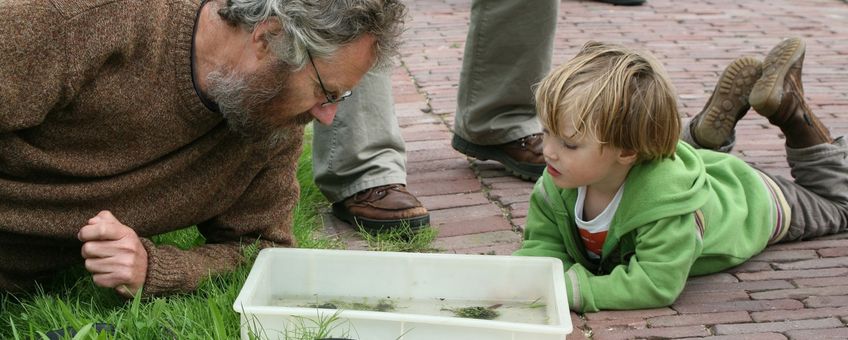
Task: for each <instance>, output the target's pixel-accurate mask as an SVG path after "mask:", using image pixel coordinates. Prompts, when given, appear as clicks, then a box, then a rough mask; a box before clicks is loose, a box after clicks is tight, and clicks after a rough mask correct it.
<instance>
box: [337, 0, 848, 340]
mask: <svg viewBox="0 0 848 340" xmlns="http://www.w3.org/2000/svg"><path fill="white" fill-rule="evenodd" d="M407 3H408V5H409V7H410V15H411V20H410V21H409V22H408V25H407V27H408V30H407V32H406V34H405V45H404V47H403V48H402V55H401V57H400V63H399V66H398V67H397V68H396V69H395V71H394V74H393V83H394V96H395V99H396V110H397V115H398V120H399V122H400V125H401V130H402V133H403V136H404V138H405V140H406V142H407V156H408V159H407V162H408V163H407V168H408V176H409V177H408V179H409V181H408V182H409V183H408V184H409V189H410V190H411V191H412V192H413V193H415V194H416V195H418V196H419V198H420V199H421V201H422V202H424V204H425V205H426V206H427V207H428V208H429V209H430V210H431V212H432V222H433V226H434V227H435V228H437V229H438V230H439V239H438V240H436V242H434V247H436V248H438V249H440V250H441V251H444V252H455V253H472V254H477V253H481V254H486V253H488V254H492V253H493V254H509V253H510V252H511V251H513V250H514V249H516V248H517V247H518V246H519V244H520V237H521V236H520V232H521V228H522V227H523V224H524V221H525V216H526V214H527V207H528V204H527V201H528V198H529V195H528V194H529V193H530V190H531V188H532V183H529V182H523V181H520V180H518V179H516V178H514V177H512V176H509V175H508V174H507V173H506V172H505V171H504V170H503V168H502V167H501V166H500V165H499V164H498V163H495V162H480V161H476V160H471V159H467V158H466V157H464V156H463V155H461V154H459V153H458V152H456V151H454V150H453V149H451V147H450V142H449V140H450V136H451V134H450V129H451V128H452V126H453V118H454V111H455V107H456V92H457V84H458V83H459V71H460V66H461V62H462V52H463V47H464V43H465V35H466V32H467V29H468V16H469V8H470V1H469V0H416V1H408V2H407ZM527 3H528V5H530V4H531V3H532V1H527ZM788 36H800V37H803V38H804V39H805V40H806V42H807V56H806V60H805V66H804V85H805V90H806V96H807V98H808V99H809V101H810V103H811V104H812V106H811V107H812V109H813V110H814V111H815V112H816V114H817V115H818V116H819V117H821V120H822V121H823V122H825V123H826V124H827V125H828V126H829V127H830V128H831V131H832V133H833V134H834V135H844V134H846V133H848V63H846V60H848V38H846V37H848V2H846V1H844V0H803V1H798V0H774V1H768V0H751V1H727V0H712V1H703V0H701V1H673V0H648V2H647V4H646V5H644V6H640V7H616V6H611V5H606V4H603V3H599V2H592V1H569V0H566V1H563V2H562V3H561V6H560V20H559V23H558V30H557V34H556V43H555V51H554V60H553V64H554V65H559V64H561V63H563V62H565V61H566V60H567V59H568V58H569V57H570V56H572V55H574V53H576V52H577V50H578V49H579V48H580V46H581V45H582V44H583V43H585V42H586V41H587V40H590V39H593V40H600V41H609V42H617V43H622V44H626V45H629V46H635V47H641V48H645V49H647V50H650V51H651V52H653V53H654V54H655V55H656V56H657V57H659V58H660V60H661V61H662V62H663V63H664V65H665V67H666V69H667V71H668V73H669V76H670V77H671V78H672V81H673V83H674V84H675V86H676V89H677V93H678V100H679V103H680V111H681V114H683V115H685V116H686V117H684V119H688V118H687V117H692V116H694V115H695V114H697V113H698V111H699V110H700V109H701V107H702V105H703V103H704V102H706V100H707V99H708V97H709V95H710V93H711V92H712V90H713V88H712V87H713V86H714V84H715V80H716V78H717V77H718V75H719V74H720V72H721V71H722V69H723V67H724V66H725V65H727V64H728V63H729V62H730V61H731V60H733V59H734V58H736V57H737V56H740V55H753V56H758V57H763V56H764V55H765V54H766V53H767V52H768V50H769V49H770V48H771V47H772V46H773V45H775V44H776V43H777V42H779V41H780V39H781V38H783V37H788ZM781 138H782V136H781V135H780V132H779V130H778V129H776V128H774V127H772V126H770V125H769V124H768V122H767V121H766V120H765V119H764V118H762V117H760V116H758V115H757V114H756V113H753V112H751V113H750V114H748V115H747V116H746V117H745V118H744V119H743V120H742V121H741V122H740V123H739V126H738V127H737V139H738V143H737V147H736V150H734V153H735V154H736V155H739V156H740V157H742V158H743V159H745V160H747V161H749V162H752V163H754V164H756V165H758V166H759V167H761V168H763V169H765V170H767V171H770V172H774V173H776V174H780V175H784V176H788V172H789V171H788V167H787V165H786V161H785V159H784V156H785V152H784V149H783V141H782V139H781ZM325 220H326V221H327V223H326V224H327V228H328V230H330V231H331V232H333V233H336V234H338V235H340V237H341V239H342V240H343V241H344V242H346V243H347V244H348V247H349V248H355V249H361V248H364V247H365V245H364V243H363V242H362V240H361V239H359V238H358V236H357V235H356V233H354V232H352V230H351V229H350V227H349V226H347V225H346V224H344V223H341V222H339V221H338V220H335V219H334V218H332V217H330V216H329V215H327V216H326V217H325ZM846 259H848V235H846V234H843V235H835V236H830V237H826V238H824V239H820V240H813V241H807V242H801V243H793V244H782V245H777V246H774V247H772V248H769V249H767V250H766V251H765V252H763V253H762V254H761V255H759V256H757V257H756V258H755V259H753V260H752V261H749V262H747V263H746V264H743V265H742V266H739V267H737V268H733V269H731V270H728V271H727V272H725V273H720V274H715V275H711V276H706V277H702V278H694V279H692V280H690V282H689V284H688V285H687V287H686V289H685V290H684V292H683V294H682V296H681V299H680V300H679V301H677V302H676V303H675V304H674V305H672V306H670V307H667V308H659V309H651V310H642V311H619V312H615V311H613V312H609V311H607V312H600V313H589V314H586V315H576V314H574V313H572V320H573V322H574V325H575V330H574V333H573V334H571V335H570V336H569V337H568V338H569V339H587V338H590V339H626V338H649V337H651V338H701V337H714V338H715V339H818V338H834V339H845V338H848V327H846V326H845V322H846V319H847V318H848V316H846V313H848V312H846V310H848V279H846V277H848V260H846ZM622 289H626V287H622Z"/></svg>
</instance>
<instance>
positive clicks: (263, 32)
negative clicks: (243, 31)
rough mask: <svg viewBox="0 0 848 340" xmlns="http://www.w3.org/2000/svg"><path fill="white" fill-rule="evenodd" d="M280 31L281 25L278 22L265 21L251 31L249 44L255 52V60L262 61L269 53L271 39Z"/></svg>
mask: <svg viewBox="0 0 848 340" xmlns="http://www.w3.org/2000/svg"><path fill="white" fill-rule="evenodd" d="M281 30H282V24H280V22H279V21H278V20H274V19H269V20H265V21H263V22H261V23H259V24H258V25H256V28H254V29H253V33H252V34H251V44H253V49H254V51H256V59H263V58H265V57H266V56H267V55H268V54H269V53H270V52H271V46H270V44H271V39H272V37H273V36H274V35H276V34H279V33H280V31H281Z"/></svg>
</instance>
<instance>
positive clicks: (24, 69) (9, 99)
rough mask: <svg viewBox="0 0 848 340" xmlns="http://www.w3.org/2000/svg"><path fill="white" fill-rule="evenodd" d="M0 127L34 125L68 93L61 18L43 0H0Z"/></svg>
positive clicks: (69, 65) (4, 129) (12, 128)
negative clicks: (0, 0)
mask: <svg viewBox="0 0 848 340" xmlns="http://www.w3.org/2000/svg"><path fill="white" fill-rule="evenodd" d="M0 13H3V15H0V132H9V131H15V130H21V129H25V128H29V127H33V126H37V125H39V124H40V123H41V122H42V121H43V120H44V118H45V117H46V116H47V114H48V112H50V111H51V110H52V109H53V108H55V107H58V106H61V105H65V102H66V101H67V100H68V98H70V97H72V94H70V92H71V91H70V89H69V85H68V84H69V81H68V78H69V73H70V72H71V71H72V70H74V69H75V68H77V67H76V66H74V65H73V64H72V61H70V60H69V58H68V57H67V56H66V54H65V51H66V50H67V47H66V34H65V31H64V29H63V26H64V24H63V22H64V21H65V18H63V17H62V16H61V15H60V14H59V13H57V12H56V9H55V8H54V7H53V6H52V5H51V4H50V3H49V2H47V1H12V2H0Z"/></svg>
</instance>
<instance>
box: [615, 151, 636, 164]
mask: <svg viewBox="0 0 848 340" xmlns="http://www.w3.org/2000/svg"><path fill="white" fill-rule="evenodd" d="M637 160H639V153H638V152H636V150H630V149H621V153H619V154H618V162H619V163H621V164H623V165H632V164H635V163H636V161H637Z"/></svg>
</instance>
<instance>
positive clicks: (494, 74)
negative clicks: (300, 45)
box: [312, 0, 559, 202]
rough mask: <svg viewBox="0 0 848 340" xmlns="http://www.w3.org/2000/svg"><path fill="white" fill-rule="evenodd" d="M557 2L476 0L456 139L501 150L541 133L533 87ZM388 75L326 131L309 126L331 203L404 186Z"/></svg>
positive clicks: (376, 75) (371, 81)
mask: <svg viewBox="0 0 848 340" xmlns="http://www.w3.org/2000/svg"><path fill="white" fill-rule="evenodd" d="M558 9H559V1H557V0H533V1H515V0H479V1H478V0H475V1H473V3H472V5H471V23H470V27H469V32H468V37H467V41H466V44H465V52H464V53H465V55H464V58H463V62H462V71H461V73H460V82H459V95H458V98H457V104H458V107H457V112H456V122H455V126H454V133H456V134H458V135H459V136H460V137H462V138H464V139H466V140H468V141H471V142H474V143H479V144H484V145H488V144H501V143H506V142H510V141H513V140H516V139H518V138H521V137H524V136H527V135H530V134H533V133H538V132H540V131H541V127H540V125H539V123H538V121H537V120H536V113H535V110H534V109H533V93H532V89H531V86H532V85H533V84H535V83H537V82H538V81H540V80H541V79H542V77H544V76H545V74H547V72H548V71H549V70H550V68H551V56H552V53H553V41H554V33H555V31H556V18H557V15H558ZM390 75H391V73H390V72H388V71H383V72H374V71H372V72H369V73H368V74H366V75H365V77H364V78H363V79H362V81H361V82H360V84H359V85H358V86H357V87H356V88H354V90H353V92H354V95H353V96H351V97H350V98H349V99H348V100H346V101H344V102H342V103H340V105H339V111H338V113H337V114H336V118H335V120H334V121H333V124H332V125H331V126H323V125H320V124H314V126H315V128H314V132H315V134H314V138H313V151H312V156H313V158H312V161H313V173H314V177H315V183H316V184H317V185H318V187H319V188H320V189H321V192H322V193H323V194H324V196H326V197H327V199H328V200H330V201H332V202H338V201H341V200H343V199H345V198H347V197H349V196H351V195H353V194H355V193H356V192H358V191H361V190H364V189H368V188H372V187H375V186H380V185H385V184H393V183H404V184H405V183H406V153H405V145H404V142H403V138H401V136H400V128H399V127H398V123H397V118H396V117H395V114H394V102H393V98H392V89H391V77H390Z"/></svg>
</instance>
